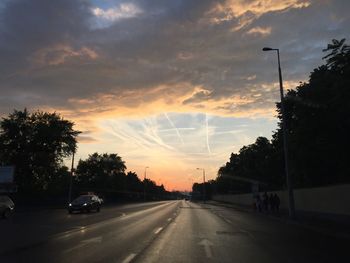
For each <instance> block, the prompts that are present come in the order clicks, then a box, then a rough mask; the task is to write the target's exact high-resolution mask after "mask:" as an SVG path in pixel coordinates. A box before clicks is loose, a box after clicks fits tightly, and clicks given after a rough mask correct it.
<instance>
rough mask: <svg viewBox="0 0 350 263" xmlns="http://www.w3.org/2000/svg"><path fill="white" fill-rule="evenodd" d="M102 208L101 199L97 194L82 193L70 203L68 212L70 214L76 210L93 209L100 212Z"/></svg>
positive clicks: (88, 210)
mask: <svg viewBox="0 0 350 263" xmlns="http://www.w3.org/2000/svg"><path fill="white" fill-rule="evenodd" d="M100 209H101V201H100V198H99V197H98V196H96V195H81V196H79V197H78V198H76V199H74V200H73V201H72V202H71V203H70V204H69V205H68V212H69V213H70V214H71V213H72V212H74V211H79V212H90V211H91V210H95V211H97V212H100Z"/></svg>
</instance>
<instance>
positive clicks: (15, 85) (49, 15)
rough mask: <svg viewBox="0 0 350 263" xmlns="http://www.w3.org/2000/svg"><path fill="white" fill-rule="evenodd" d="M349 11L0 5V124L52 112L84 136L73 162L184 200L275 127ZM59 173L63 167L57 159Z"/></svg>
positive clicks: (40, 1) (321, 0) (138, 2)
mask: <svg viewBox="0 0 350 263" xmlns="http://www.w3.org/2000/svg"><path fill="white" fill-rule="evenodd" d="M349 10H350V1H347V0H317V1H316V0H75V1H73V0H57V1H47V0H0V115H1V116H6V115H8V114H9V113H11V112H12V111H13V110H14V109H24V108H28V109H29V110H38V109H39V110H45V111H50V112H53V111H56V112H58V113H60V114H61V115H62V117H63V118H65V119H69V120H71V121H74V123H75V128H76V129H78V130H80V131H82V132H83V133H82V135H81V136H80V137H79V144H78V152H77V155H76V156H77V160H79V159H85V158H87V156H88V155H89V154H92V153H94V152H99V153H118V155H120V156H121V157H122V159H123V160H124V161H125V162H126V166H127V168H128V169H127V170H128V171H134V172H136V173H137V174H138V175H139V177H140V178H141V179H142V178H143V176H144V172H145V167H146V166H148V167H149V168H148V169H147V174H146V176H147V178H150V179H152V180H154V181H156V182H157V183H162V184H164V185H165V187H166V189H167V190H190V189H191V186H192V183H193V182H200V181H201V180H202V171H200V170H197V169H196V168H202V169H204V170H205V173H206V179H207V180H209V179H214V178H216V175H217V171H218V169H219V167H220V166H222V165H224V164H225V163H226V162H227V161H228V159H229V156H230V154H231V152H238V151H239V149H240V148H241V147H242V146H243V145H247V144H251V143H253V142H254V141H255V139H256V137H258V136H266V137H267V138H269V139H270V138H271V135H272V134H273V132H274V130H276V128H277V119H276V111H275V102H276V101H278V100H279V91H278V88H279V84H278V72H277V60H276V59H277V58H276V54H275V53H274V52H262V51H261V49H262V48H263V47H265V46H269V47H273V48H279V49H280V52H281V65H282V74H283V79H284V87H285V88H286V89H292V88H295V87H296V86H297V85H298V83H300V82H303V81H307V79H308V76H309V74H310V72H311V71H312V70H313V69H314V68H315V67H317V66H319V65H321V64H322V63H323V61H322V57H323V56H324V54H323V53H322V49H323V48H325V47H326V46H327V43H330V41H331V40H332V39H334V38H335V39H341V38H347V39H349V34H350V27H349V24H350V21H349V20H350V19H349V18H350V15H349ZM67 162H68V160H67Z"/></svg>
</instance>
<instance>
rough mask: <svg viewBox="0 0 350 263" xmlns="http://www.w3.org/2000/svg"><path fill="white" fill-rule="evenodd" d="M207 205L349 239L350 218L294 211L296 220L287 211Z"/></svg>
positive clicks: (215, 202) (217, 203) (213, 203)
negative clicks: (265, 210)
mask: <svg viewBox="0 0 350 263" xmlns="http://www.w3.org/2000/svg"><path fill="white" fill-rule="evenodd" d="M206 203H207V204H210V205H215V206H223V207H226V208H233V209H236V210H239V211H242V212H247V213H254V214H256V215H258V216H265V217H268V218H271V219H273V220H279V221H283V222H285V223H286V224H296V225H299V226H301V227H304V228H307V229H310V230H312V231H316V232H319V233H322V234H325V235H329V236H335V237H340V238H345V239H350V216H348V215H335V214H321V213H314V212H306V211H298V210H297V211H296V218H295V219H290V218H289V216H288V211H287V210H281V211H280V212H279V213H272V212H261V213H259V212H257V211H256V210H255V209H253V208H252V207H250V206H244V205H238V204H232V203H226V202H218V201H207V202H206Z"/></svg>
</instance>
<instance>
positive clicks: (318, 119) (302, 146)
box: [278, 39, 350, 187]
mask: <svg viewBox="0 0 350 263" xmlns="http://www.w3.org/2000/svg"><path fill="white" fill-rule="evenodd" d="M324 52H328V54H327V55H326V56H325V57H324V59H326V65H323V66H320V67H318V68H317V69H315V70H314V71H313V72H312V73H311V75H310V79H309V82H308V83H302V84H300V85H299V86H298V87H296V89H295V90H290V91H288V93H287V94H286V115H287V126H288V139H289V142H290V143H289V145H290V155H291V156H290V161H291V172H292V177H293V178H294V183H295V186H297V187H304V186H315V185H326V184H332V183H341V182H349V181H350V179H349V172H350V170H349V167H348V165H347V159H348V157H347V156H348V149H349V148H350V144H349V141H348V131H349V129H350V118H349V113H350V105H349V103H348V101H347V100H348V98H349V96H350V47H349V46H348V45H346V44H345V39H342V40H340V41H338V40H333V41H332V44H329V45H328V47H327V48H326V49H324ZM278 110H279V113H281V111H280V105H278ZM279 118H280V119H281V114H279ZM278 133H281V129H280V130H279V131H278Z"/></svg>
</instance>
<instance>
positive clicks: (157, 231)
mask: <svg viewBox="0 0 350 263" xmlns="http://www.w3.org/2000/svg"><path fill="white" fill-rule="evenodd" d="M162 229H163V228H162V227H159V228H157V230H156V231H154V234H156V235H157V234H158V233H159V232H160V231H162Z"/></svg>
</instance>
